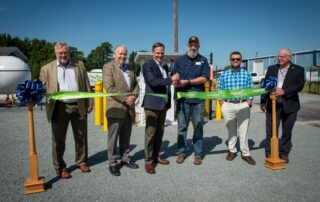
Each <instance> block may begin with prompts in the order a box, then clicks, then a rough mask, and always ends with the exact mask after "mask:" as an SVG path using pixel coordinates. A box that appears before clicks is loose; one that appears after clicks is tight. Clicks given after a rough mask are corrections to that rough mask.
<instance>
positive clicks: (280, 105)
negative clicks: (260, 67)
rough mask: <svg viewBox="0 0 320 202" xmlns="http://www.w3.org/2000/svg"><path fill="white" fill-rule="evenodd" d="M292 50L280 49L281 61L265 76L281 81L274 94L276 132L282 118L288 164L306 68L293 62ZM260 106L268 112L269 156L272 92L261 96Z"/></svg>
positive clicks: (281, 150) (281, 149)
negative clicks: (299, 93)
mask: <svg viewBox="0 0 320 202" xmlns="http://www.w3.org/2000/svg"><path fill="white" fill-rule="evenodd" d="M291 58H292V53H291V51H290V50H289V49H287V48H284V49H281V50H280V51H279V52H278V61H279V62H278V64H276V65H272V66H270V67H269V68H268V71H267V73H266V76H265V78H266V79H268V77H269V76H274V77H276V78H278V84H277V88H276V90H275V91H273V92H272V93H273V94H274V95H275V96H276V97H277V99H276V101H277V102H276V117H277V134H278V131H279V125H280V121H281V125H282V135H281V138H280V141H279V157H280V158H281V159H283V160H285V162H286V163H289V152H290V150H291V147H292V143H291V136H292V129H293V126H294V123H295V121H296V119H297V113H298V110H299V109H300V102H299V96H298V92H299V91H301V90H302V89H303V86H304V83H305V79H304V78H305V77H304V68H303V67H300V66H298V65H296V64H293V63H292V62H291ZM260 108H261V110H262V111H265V110H267V112H266V148H265V152H266V157H269V156H270V139H271V137H272V101H271V99H270V96H269V94H266V95H262V96H261V102H260Z"/></svg>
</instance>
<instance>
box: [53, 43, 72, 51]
mask: <svg viewBox="0 0 320 202" xmlns="http://www.w3.org/2000/svg"><path fill="white" fill-rule="evenodd" d="M60 46H62V47H63V46H65V47H67V49H68V51H69V50H70V49H69V45H68V44H67V43H65V42H61V41H58V42H56V44H55V45H54V51H57V48H58V47H60Z"/></svg>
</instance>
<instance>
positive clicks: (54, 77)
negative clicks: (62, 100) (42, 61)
mask: <svg viewBox="0 0 320 202" xmlns="http://www.w3.org/2000/svg"><path fill="white" fill-rule="evenodd" d="M57 71H58V70H57V60H55V61H54V62H53V63H52V66H51V69H50V75H51V76H52V80H51V79H50V81H52V83H51V85H50V86H52V89H51V91H52V92H56V91H58V75H57Z"/></svg>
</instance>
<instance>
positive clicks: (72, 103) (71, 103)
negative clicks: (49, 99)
mask: <svg viewBox="0 0 320 202" xmlns="http://www.w3.org/2000/svg"><path fill="white" fill-rule="evenodd" d="M57 102H58V103H60V104H65V105H77V104H78V102H70V103H69V102H61V101H59V100H57Z"/></svg>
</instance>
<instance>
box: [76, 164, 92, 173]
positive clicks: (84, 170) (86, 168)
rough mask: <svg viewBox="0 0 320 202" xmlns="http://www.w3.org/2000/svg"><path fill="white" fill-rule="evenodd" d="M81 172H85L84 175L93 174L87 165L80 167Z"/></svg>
mask: <svg viewBox="0 0 320 202" xmlns="http://www.w3.org/2000/svg"><path fill="white" fill-rule="evenodd" d="M78 168H79V169H80V170H81V172H83V173H89V172H91V169H90V168H89V166H87V165H81V166H79V167H78Z"/></svg>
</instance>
